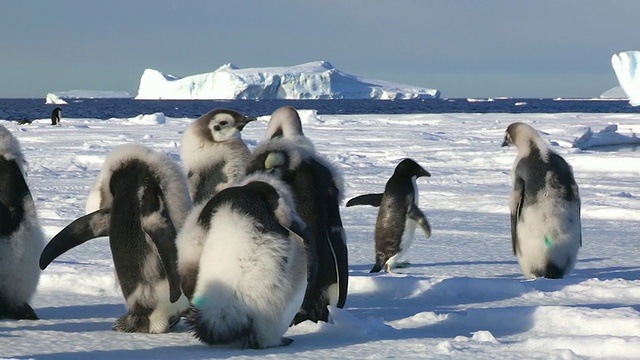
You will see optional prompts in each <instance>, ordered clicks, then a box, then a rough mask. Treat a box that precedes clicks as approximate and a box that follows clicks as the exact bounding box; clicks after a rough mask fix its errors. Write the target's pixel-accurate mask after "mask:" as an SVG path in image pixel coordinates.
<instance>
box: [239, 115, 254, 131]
mask: <svg viewBox="0 0 640 360" xmlns="http://www.w3.org/2000/svg"><path fill="white" fill-rule="evenodd" d="M256 120H258V118H256V117H253V116H245V117H244V118H243V119H242V120H240V121H239V122H238V123H237V124H236V128H237V129H238V130H240V131H242V129H244V127H245V126H246V125H247V124H248V123H250V122H252V121H256Z"/></svg>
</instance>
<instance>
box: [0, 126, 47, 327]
mask: <svg viewBox="0 0 640 360" xmlns="http://www.w3.org/2000/svg"><path fill="white" fill-rule="evenodd" d="M24 167H25V159H24V156H23V154H22V151H21V150H20V143H19V142H18V140H17V139H16V138H15V137H14V136H13V135H12V134H11V132H9V130H7V129H6V128H5V127H4V126H2V125H0V274H1V276H0V319H15V320H20V319H29V320H36V319H38V316H37V315H36V313H35V311H34V310H33V309H32V308H31V306H30V305H29V302H30V301H31V297H32V296H33V294H34V293H35V291H36V287H37V286H38V280H39V279H40V269H38V256H39V255H40V252H41V251H42V247H43V246H44V235H43V233H42V228H41V227H40V224H39V222H38V216H37V213H36V208H35V204H34V202H33V198H32V197H31V192H30V191H29V186H28V185H27V182H26V181H25V176H24Z"/></svg>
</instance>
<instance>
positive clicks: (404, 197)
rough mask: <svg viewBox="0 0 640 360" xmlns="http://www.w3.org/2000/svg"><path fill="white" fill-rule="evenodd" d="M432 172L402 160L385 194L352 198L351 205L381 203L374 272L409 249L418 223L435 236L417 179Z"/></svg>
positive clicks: (426, 232)
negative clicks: (420, 206)
mask: <svg viewBox="0 0 640 360" xmlns="http://www.w3.org/2000/svg"><path fill="white" fill-rule="evenodd" d="M422 176H427V177H429V176H431V174H429V172H428V171H427V170H425V169H424V168H422V166H420V165H419V164H418V163H416V162H415V161H414V160H412V159H404V160H402V161H401V162H400V163H399V164H398V165H397V166H396V168H395V170H394V171H393V175H392V176H391V178H389V180H388V181H387V184H386V185H385V187H384V193H382V194H366V195H360V196H356V197H354V198H352V199H351V200H349V201H348V202H347V207H350V206H355V205H371V206H376V207H380V209H379V210H378V218H377V220H376V226H375V232H374V241H375V251H376V263H375V265H374V266H373V268H372V269H371V271H370V272H372V273H375V272H379V271H380V270H382V269H383V268H384V269H385V271H386V272H391V268H392V267H393V266H394V265H396V264H397V263H398V261H399V260H400V259H401V258H402V257H403V256H404V255H405V254H406V253H407V251H408V250H409V247H410V246H411V243H412V242H413V238H414V235H415V230H416V224H417V225H418V226H420V228H422V231H423V232H424V234H425V236H426V237H427V238H429V237H431V226H430V225H429V221H428V220H427V218H426V217H425V216H424V214H423V213H422V211H420V208H418V199H419V194H418V187H417V184H416V179H417V178H419V177H422Z"/></svg>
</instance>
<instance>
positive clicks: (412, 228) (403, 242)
mask: <svg viewBox="0 0 640 360" xmlns="http://www.w3.org/2000/svg"><path fill="white" fill-rule="evenodd" d="M415 233H416V222H415V221H413V220H412V219H409V218H407V220H406V221H405V223H404V231H403V232H402V238H400V251H399V252H398V253H397V254H395V255H393V256H392V257H390V258H389V260H387V264H388V265H389V266H390V267H393V266H394V265H395V264H397V263H398V261H400V260H401V259H402V257H403V256H404V255H405V254H406V253H407V251H409V247H411V244H412V243H413V237H414V235H415Z"/></svg>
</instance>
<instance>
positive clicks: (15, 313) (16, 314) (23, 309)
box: [0, 303, 39, 320]
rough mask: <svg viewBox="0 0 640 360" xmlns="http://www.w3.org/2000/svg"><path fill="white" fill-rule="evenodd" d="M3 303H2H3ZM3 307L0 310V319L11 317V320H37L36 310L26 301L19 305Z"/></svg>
mask: <svg viewBox="0 0 640 360" xmlns="http://www.w3.org/2000/svg"><path fill="white" fill-rule="evenodd" d="M3 305H4V304H3ZM3 307H4V309H1V310H0V319H12V320H39V319H38V315H36V312H35V311H33V308H31V306H30V305H29V304H27V303H24V304H22V305H20V306H7V307H5V306H3Z"/></svg>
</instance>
